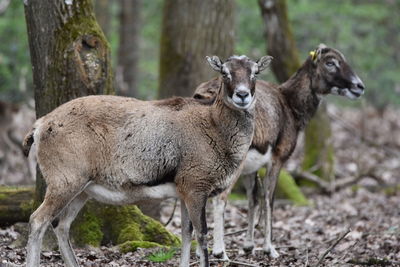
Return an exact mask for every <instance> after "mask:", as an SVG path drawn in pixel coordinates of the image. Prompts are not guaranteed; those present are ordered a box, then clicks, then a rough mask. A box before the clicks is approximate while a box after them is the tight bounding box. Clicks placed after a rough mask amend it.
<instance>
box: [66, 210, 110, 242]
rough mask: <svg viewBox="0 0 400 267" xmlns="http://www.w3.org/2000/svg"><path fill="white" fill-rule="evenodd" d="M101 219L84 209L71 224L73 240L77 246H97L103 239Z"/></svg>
mask: <svg viewBox="0 0 400 267" xmlns="http://www.w3.org/2000/svg"><path fill="white" fill-rule="evenodd" d="M102 223H103V222H102V220H101V218H99V217H98V216H96V214H95V213H94V212H93V211H91V210H88V209H84V212H83V214H82V216H79V217H78V218H77V220H75V221H74V223H73V225H72V232H73V235H72V237H73V240H74V243H75V244H76V245H78V246H84V245H91V246H94V247H98V246H100V244H101V241H102V239H103V232H102Z"/></svg>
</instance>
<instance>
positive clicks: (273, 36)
mask: <svg viewBox="0 0 400 267" xmlns="http://www.w3.org/2000/svg"><path fill="white" fill-rule="evenodd" d="M258 3H259V6H260V9H261V15H262V18H263V20H264V25H265V37H266V39H267V52H268V55H271V56H273V57H274V60H272V63H271V68H272V71H273V72H274V74H275V77H276V79H277V80H278V82H279V83H283V82H285V81H286V80H288V79H289V78H290V76H292V74H293V73H295V72H296V70H297V69H298V68H299V67H300V59H299V55H298V52H297V48H296V44H295V41H294V38H293V33H292V29H291V27H290V23H289V20H288V14H287V4H286V0H259V1H258Z"/></svg>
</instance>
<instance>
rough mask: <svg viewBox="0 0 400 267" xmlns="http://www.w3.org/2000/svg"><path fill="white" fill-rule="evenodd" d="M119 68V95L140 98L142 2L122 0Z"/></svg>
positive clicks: (138, 0)
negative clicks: (139, 69) (139, 67)
mask: <svg viewBox="0 0 400 267" xmlns="http://www.w3.org/2000/svg"><path fill="white" fill-rule="evenodd" d="M120 3H121V11H120V18H119V21H120V26H119V27H120V28H119V48H118V67H117V71H116V78H117V86H118V89H119V92H118V93H119V94H120V95H124V96H130V97H136V98H137V97H139V92H138V88H137V87H138V84H137V83H138V63H139V26H140V12H139V11H140V6H141V0H120Z"/></svg>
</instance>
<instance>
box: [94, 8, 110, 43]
mask: <svg viewBox="0 0 400 267" xmlns="http://www.w3.org/2000/svg"><path fill="white" fill-rule="evenodd" d="M94 13H95V14H96V20H97V22H98V23H99V25H100V28H101V29H102V30H103V33H104V35H105V36H106V37H109V33H110V26H111V1H109V0H94Z"/></svg>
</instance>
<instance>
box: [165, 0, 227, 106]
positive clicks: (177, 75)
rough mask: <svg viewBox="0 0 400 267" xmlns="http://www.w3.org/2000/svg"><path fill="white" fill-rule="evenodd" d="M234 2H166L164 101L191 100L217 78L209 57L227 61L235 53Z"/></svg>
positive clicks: (222, 0)
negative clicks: (196, 91) (213, 77)
mask: <svg viewBox="0 0 400 267" xmlns="http://www.w3.org/2000/svg"><path fill="white" fill-rule="evenodd" d="M233 2H234V1H231V0H202V1H198V0H166V1H165V2H164V10H163V12H164V14H163V25H162V33H161V47H160V48H161V50H160V82H159V90H158V95H159V97H160V98H165V97H170V96H173V95H176V96H190V95H192V93H193V90H194V89H195V88H196V86H198V85H199V84H200V83H201V82H204V81H207V80H208V79H210V78H211V77H212V76H213V75H215V74H214V73H213V72H212V70H211V68H210V67H209V66H208V64H207V63H206V60H205V56H207V55H217V56H219V57H221V58H223V59H226V58H227V57H228V56H231V55H232V53H233V41H234V39H233V37H234V36H233V26H234V21H233V16H234V13H233V8H234V6H233V5H234V3H233Z"/></svg>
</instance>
